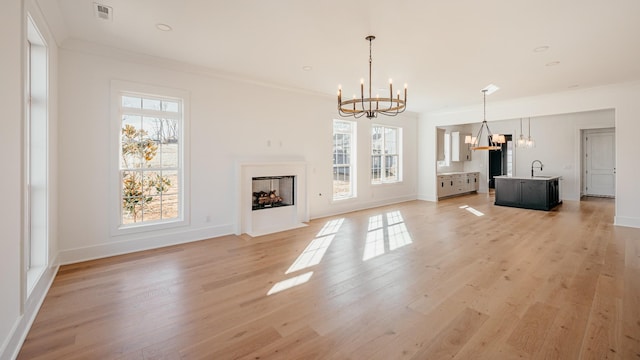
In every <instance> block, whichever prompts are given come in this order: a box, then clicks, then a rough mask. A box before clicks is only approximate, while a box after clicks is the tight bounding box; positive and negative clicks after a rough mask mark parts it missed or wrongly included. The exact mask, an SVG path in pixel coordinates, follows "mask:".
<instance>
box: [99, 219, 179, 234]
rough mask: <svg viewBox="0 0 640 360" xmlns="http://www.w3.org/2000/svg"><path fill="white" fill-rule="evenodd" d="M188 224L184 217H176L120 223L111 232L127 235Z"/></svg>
mask: <svg viewBox="0 0 640 360" xmlns="http://www.w3.org/2000/svg"><path fill="white" fill-rule="evenodd" d="M187 225H189V222H188V221H187V220H184V219H176V220H172V221H163V222H155V223H146V224H144V223H142V224H131V225H124V226H123V225H120V226H117V227H116V228H115V229H113V231H112V232H111V235H112V236H119V235H128V234H139V233H145V232H151V231H156V230H166V229H173V228H178V227H183V226H187Z"/></svg>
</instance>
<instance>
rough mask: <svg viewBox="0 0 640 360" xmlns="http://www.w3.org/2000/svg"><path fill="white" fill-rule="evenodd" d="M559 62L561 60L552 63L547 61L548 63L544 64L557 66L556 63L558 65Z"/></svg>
mask: <svg viewBox="0 0 640 360" xmlns="http://www.w3.org/2000/svg"><path fill="white" fill-rule="evenodd" d="M558 64H560V61H552V62H550V63H546V64H544V66H556V65H558Z"/></svg>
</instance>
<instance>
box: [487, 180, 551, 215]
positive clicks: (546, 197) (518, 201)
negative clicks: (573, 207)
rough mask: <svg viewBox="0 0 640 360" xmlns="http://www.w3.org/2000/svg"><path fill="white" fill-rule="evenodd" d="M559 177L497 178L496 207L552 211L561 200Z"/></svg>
mask: <svg viewBox="0 0 640 360" xmlns="http://www.w3.org/2000/svg"><path fill="white" fill-rule="evenodd" d="M560 179H561V178H560V177H559V176H542V175H539V176H532V177H528V176H526V177H525V176H522V177H518V176H496V177H495V180H496V183H495V185H496V190H495V195H496V199H495V203H494V204H495V205H501V206H512V207H519V208H525V209H534V210H551V209H553V208H554V207H556V206H557V205H558V204H560V203H562V201H561V200H560Z"/></svg>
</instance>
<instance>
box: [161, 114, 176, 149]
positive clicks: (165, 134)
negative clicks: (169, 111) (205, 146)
mask: <svg viewBox="0 0 640 360" xmlns="http://www.w3.org/2000/svg"><path fill="white" fill-rule="evenodd" d="M161 121H162V137H161V141H162V142H163V143H174V144H176V143H178V136H179V135H180V131H179V130H180V128H179V124H180V123H179V122H178V120H176V119H162V120H161Z"/></svg>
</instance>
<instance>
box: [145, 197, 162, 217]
mask: <svg viewBox="0 0 640 360" xmlns="http://www.w3.org/2000/svg"><path fill="white" fill-rule="evenodd" d="M161 214H162V201H160V196H148V197H146V198H145V204H144V206H143V207H142V219H143V221H153V220H160V219H161V218H162V215H161Z"/></svg>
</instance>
